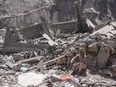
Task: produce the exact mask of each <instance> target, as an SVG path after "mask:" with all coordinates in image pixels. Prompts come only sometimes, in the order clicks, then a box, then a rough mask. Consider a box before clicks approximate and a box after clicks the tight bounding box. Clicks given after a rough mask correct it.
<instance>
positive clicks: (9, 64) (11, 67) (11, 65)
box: [5, 61, 15, 69]
mask: <svg viewBox="0 0 116 87" xmlns="http://www.w3.org/2000/svg"><path fill="white" fill-rule="evenodd" d="M5 65H6V66H8V68H10V69H13V67H14V66H15V65H14V64H13V63H12V62H11V61H7V62H6V63H5Z"/></svg>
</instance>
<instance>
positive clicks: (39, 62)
mask: <svg viewBox="0 0 116 87" xmlns="http://www.w3.org/2000/svg"><path fill="white" fill-rule="evenodd" d="M1 1H2V0H1ZM36 1H37V2H38V0H35V2H33V3H29V2H30V1H29V0H28V1H27V0H19V2H20V3H22V2H23V3H24V2H25V3H26V4H27V3H28V5H29V7H30V8H31V11H26V12H23V10H21V14H19V13H20V10H18V11H19V12H18V11H17V12H16V14H15V15H7V16H2V18H1V19H0V21H1V24H2V25H3V26H0V28H1V29H0V87H116V44H115V42H116V22H115V21H114V22H112V21H107V24H104V26H103V27H101V25H97V26H95V25H94V24H93V23H92V22H91V21H90V20H89V19H88V18H86V17H83V16H82V12H81V10H80V8H79V6H80V5H79V4H78V3H77V2H76V3H75V7H76V10H77V12H76V13H77V15H76V16H77V20H74V21H66V22H60V23H50V20H49V17H48V16H49V12H48V7H49V6H45V8H44V7H42V8H39V9H38V6H37V9H36V6H35V8H33V6H31V4H37V3H36ZM89 1H91V0H89ZM1 3H2V2H1ZM3 3H4V2H3ZM9 3H11V2H8V1H7V3H5V4H9ZM14 3H15V0H14ZM38 3H39V2H38ZM46 3H48V2H47V1H46ZM49 3H50V2H49ZM5 4H4V5H5ZM11 4H13V2H12V3H11ZM11 4H9V5H11ZM28 5H26V6H27V7H22V8H26V9H27V8H28ZM52 5H53V3H52ZM19 7H20V6H19ZM19 7H18V6H17V9H18V8H19ZM30 8H28V9H29V10H30ZM10 9H11V8H9V10H10ZM12 9H13V8H12ZM13 11H15V10H13ZM9 12H12V11H9ZM14 13H15V12H14ZM59 16H61V15H59ZM99 27H101V28H99ZM96 28H97V29H96Z"/></svg>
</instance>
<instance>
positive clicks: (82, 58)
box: [71, 48, 87, 75]
mask: <svg viewBox="0 0 116 87" xmlns="http://www.w3.org/2000/svg"><path fill="white" fill-rule="evenodd" d="M86 59H87V57H86V52H85V49H84V48H80V49H79V54H77V55H76V56H75V57H73V58H72V60H71V64H72V69H73V71H72V72H71V74H72V75H75V74H80V72H81V71H82V70H84V69H86V68H87V62H86Z"/></svg>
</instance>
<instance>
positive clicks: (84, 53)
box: [79, 48, 86, 57]
mask: <svg viewBox="0 0 116 87" xmlns="http://www.w3.org/2000/svg"><path fill="white" fill-rule="evenodd" d="M79 54H80V56H82V57H84V56H85V55H86V52H85V49H84V48H79Z"/></svg>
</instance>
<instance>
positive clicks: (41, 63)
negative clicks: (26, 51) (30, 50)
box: [37, 59, 44, 73]
mask: <svg viewBox="0 0 116 87" xmlns="http://www.w3.org/2000/svg"><path fill="white" fill-rule="evenodd" d="M43 63H44V62H43V59H41V60H40V61H39V63H38V65H37V69H38V71H39V72H41V73H44V65H43Z"/></svg>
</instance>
